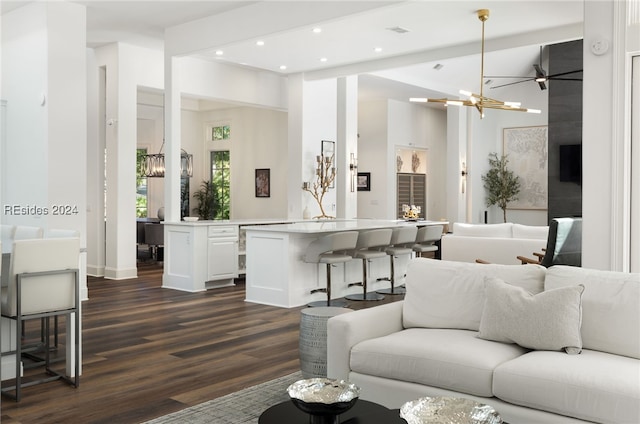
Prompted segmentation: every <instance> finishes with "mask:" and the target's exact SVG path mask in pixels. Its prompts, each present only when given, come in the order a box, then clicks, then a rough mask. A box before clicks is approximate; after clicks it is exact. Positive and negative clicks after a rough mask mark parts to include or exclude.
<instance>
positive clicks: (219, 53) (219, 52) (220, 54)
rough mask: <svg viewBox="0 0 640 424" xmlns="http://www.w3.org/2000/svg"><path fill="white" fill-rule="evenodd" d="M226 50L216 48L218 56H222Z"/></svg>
mask: <svg viewBox="0 0 640 424" xmlns="http://www.w3.org/2000/svg"><path fill="white" fill-rule="evenodd" d="M223 54H224V52H223V51H222V50H216V56H222V55H223Z"/></svg>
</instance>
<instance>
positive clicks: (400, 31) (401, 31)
mask: <svg viewBox="0 0 640 424" xmlns="http://www.w3.org/2000/svg"><path fill="white" fill-rule="evenodd" d="M387 29H388V30H389V31H393V32H397V33H398V34H405V33H407V32H409V30H408V29H406V28H402V27H399V26H394V27H391V28H387Z"/></svg>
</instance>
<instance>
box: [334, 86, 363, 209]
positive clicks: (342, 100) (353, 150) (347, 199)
mask: <svg viewBox="0 0 640 424" xmlns="http://www.w3.org/2000/svg"><path fill="white" fill-rule="evenodd" d="M337 100H338V111H337V112H338V117H337V139H336V142H337V143H336V152H337V155H336V158H337V159H336V166H337V168H338V171H337V172H338V174H337V176H336V189H337V193H336V194H337V199H336V203H337V209H336V217H337V218H347V219H350V218H356V217H357V215H358V197H357V193H358V192H357V190H356V188H355V186H354V191H353V192H352V191H351V171H350V169H349V163H350V158H351V154H353V155H354V157H356V158H357V157H358V77H357V76H350V77H343V78H338V99H337ZM356 172H357V171H356Z"/></svg>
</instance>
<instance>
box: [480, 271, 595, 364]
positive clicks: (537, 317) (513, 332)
mask: <svg viewBox="0 0 640 424" xmlns="http://www.w3.org/2000/svg"><path fill="white" fill-rule="evenodd" d="M583 291H584V286H583V285H581V284H580V285H576V286H569V287H562V288H558V289H552V290H547V291H543V292H541V293H538V294H536V295H533V294H531V293H529V292H528V291H526V290H525V289H523V288H521V287H517V286H513V285H510V284H507V283H505V282H504V281H502V280H500V279H497V278H487V279H486V291H485V303H484V309H483V311H482V317H481V318H480V333H479V335H478V337H480V338H482V339H486V340H494V341H498V342H504V343H516V344H518V345H520V346H522V347H526V348H529V349H537V350H556V351H559V350H563V349H564V350H565V351H566V352H567V353H569V354H577V353H580V352H581V351H582V337H581V335H580V326H581V323H582V292H583Z"/></svg>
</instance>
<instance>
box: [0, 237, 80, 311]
mask: <svg viewBox="0 0 640 424" xmlns="http://www.w3.org/2000/svg"><path fill="white" fill-rule="evenodd" d="M79 258H80V239H78V238H54V239H31V240H16V241H15V242H14V244H13V252H12V254H11V261H10V266H9V284H8V287H7V296H3V297H2V315H7V316H16V314H17V304H18V301H20V306H21V311H20V312H21V314H22V315H29V314H35V313H39V312H47V311H57V310H65V309H71V308H74V307H75V306H76V298H77V290H78V260H79ZM67 270H72V271H74V272H64V273H61V272H60V271H67ZM28 273H36V274H34V275H29V274H28ZM18 279H20V281H21V283H20V299H18V293H17V281H18Z"/></svg>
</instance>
